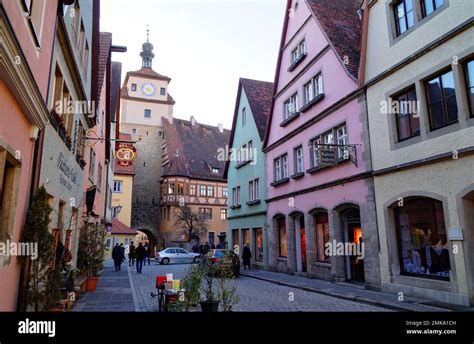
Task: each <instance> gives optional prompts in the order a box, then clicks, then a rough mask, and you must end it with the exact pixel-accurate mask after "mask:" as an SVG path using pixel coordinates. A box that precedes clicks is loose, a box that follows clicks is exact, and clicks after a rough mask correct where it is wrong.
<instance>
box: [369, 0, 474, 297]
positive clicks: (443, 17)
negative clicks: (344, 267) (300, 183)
mask: <svg viewBox="0 0 474 344" xmlns="http://www.w3.org/2000/svg"><path fill="white" fill-rule="evenodd" d="M367 3H368V7H367V8H366V13H365V14H366V15H368V19H369V20H368V26H367V27H366V30H367V31H366V33H367V36H366V41H365V42H364V43H366V44H367V45H366V52H367V55H366V63H365V83H366V85H367V103H368V115H369V128H370V140H371V153H372V158H373V170H374V171H373V174H374V182H375V198H376V205H377V220H378V228H379V240H380V262H381V281H382V290H383V291H388V292H393V293H397V294H398V295H399V296H403V295H406V296H416V297H422V298H427V299H431V300H434V301H437V302H443V303H449V304H456V305H473V304H474V244H473V243H474V154H473V153H474V113H473V109H474V60H473V58H474V47H473V44H472V42H473V41H474V28H473V17H472V13H474V2H472V1H456V0H439V1H431V0H401V1H393V0H379V1H376V0H372V1H367ZM364 43H363V47H364Z"/></svg>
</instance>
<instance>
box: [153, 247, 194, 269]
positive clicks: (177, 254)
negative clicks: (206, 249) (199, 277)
mask: <svg viewBox="0 0 474 344" xmlns="http://www.w3.org/2000/svg"><path fill="white" fill-rule="evenodd" d="M155 260H156V261H157V262H158V263H160V264H165V265H168V264H169V263H181V264H182V263H194V264H197V263H199V261H200V260H201V257H200V255H199V254H197V253H191V252H188V251H186V250H185V249H184V248H181V247H168V248H165V249H164V250H163V251H160V252H157V253H156V254H155Z"/></svg>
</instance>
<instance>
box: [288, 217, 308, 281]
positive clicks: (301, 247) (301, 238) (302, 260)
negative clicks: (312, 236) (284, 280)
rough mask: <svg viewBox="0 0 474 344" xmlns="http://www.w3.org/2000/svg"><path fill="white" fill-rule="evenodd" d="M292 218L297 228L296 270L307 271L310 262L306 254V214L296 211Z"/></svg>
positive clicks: (295, 228)
mask: <svg viewBox="0 0 474 344" xmlns="http://www.w3.org/2000/svg"><path fill="white" fill-rule="evenodd" d="M291 218H292V221H293V226H294V227H293V228H294V230H295V238H294V240H295V258H296V272H306V271H307V266H308V264H307V256H306V226H305V222H304V214H303V213H301V212H295V213H292V214H291Z"/></svg>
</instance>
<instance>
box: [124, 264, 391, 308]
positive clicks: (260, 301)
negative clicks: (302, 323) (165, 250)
mask: <svg viewBox="0 0 474 344" xmlns="http://www.w3.org/2000/svg"><path fill="white" fill-rule="evenodd" d="M190 266H191V265H178V264H171V265H166V266H165V265H158V264H156V263H154V262H152V265H147V266H145V267H144V268H143V272H142V274H137V273H136V271H135V268H130V276H131V279H132V290H134V293H135V294H136V300H137V302H138V309H139V310H140V311H143V312H155V311H157V309H158V302H157V299H156V298H152V297H151V293H152V292H153V293H156V289H155V279H156V276H157V275H164V274H167V273H172V274H173V275H174V278H182V277H183V276H184V275H185V271H186V269H187V268H189V267H190ZM235 283H236V285H237V288H238V293H239V296H240V302H239V303H238V304H237V305H236V306H235V307H234V310H235V311H244V312H245V311H248V312H258V311H267V312H268V311H270V312H299V311H300V312H317V311H325V312H338V311H349V312H350V311H359V312H386V311H387V310H386V309H383V308H379V307H374V306H370V305H365V304H362V303H358V302H353V301H348V300H343V299H339V298H336V297H331V296H327V295H322V294H318V293H314V292H309V291H304V290H300V289H296V288H291V287H287V286H281V285H277V284H274V283H270V282H266V281H260V280H257V279H253V278H249V277H245V276H241V277H239V278H238V279H237V280H236V281H235Z"/></svg>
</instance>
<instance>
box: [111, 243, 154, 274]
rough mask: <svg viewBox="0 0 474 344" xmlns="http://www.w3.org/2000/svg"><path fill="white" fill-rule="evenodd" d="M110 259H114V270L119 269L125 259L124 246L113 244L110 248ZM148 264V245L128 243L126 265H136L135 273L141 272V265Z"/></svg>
mask: <svg viewBox="0 0 474 344" xmlns="http://www.w3.org/2000/svg"><path fill="white" fill-rule="evenodd" d="M112 259H113V260H114V266H115V272H118V271H120V270H121V267H122V263H123V262H124V261H125V247H123V244H118V243H117V244H115V247H114V248H113V250H112ZM146 263H148V265H150V245H149V244H148V243H145V245H143V243H139V244H138V246H135V245H134V244H133V241H132V242H131V243H130V246H129V248H128V266H129V267H133V266H135V265H136V269H137V273H139V274H141V273H142V269H143V265H146Z"/></svg>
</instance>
